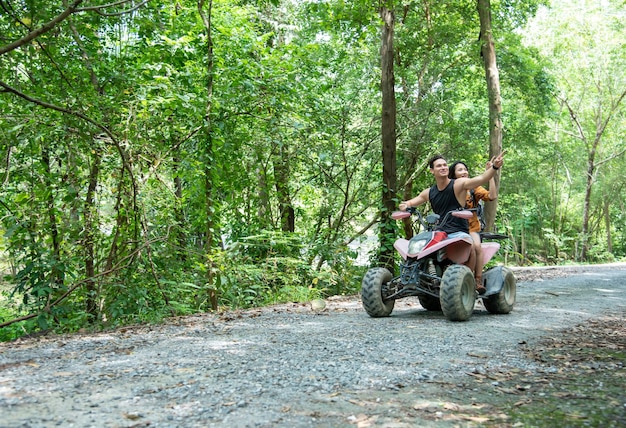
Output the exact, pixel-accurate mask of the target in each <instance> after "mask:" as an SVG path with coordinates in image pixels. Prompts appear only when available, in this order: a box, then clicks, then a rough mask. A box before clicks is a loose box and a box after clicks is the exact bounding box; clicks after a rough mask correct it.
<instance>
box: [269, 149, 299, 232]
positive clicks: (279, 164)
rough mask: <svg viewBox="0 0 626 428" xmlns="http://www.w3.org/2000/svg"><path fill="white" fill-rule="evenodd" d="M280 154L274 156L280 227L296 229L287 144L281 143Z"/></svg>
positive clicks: (289, 229) (287, 230)
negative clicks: (290, 191)
mask: <svg viewBox="0 0 626 428" xmlns="http://www.w3.org/2000/svg"><path fill="white" fill-rule="evenodd" d="M277 150H278V154H277V155H275V156H274V157H273V164H274V180H275V181H276V184H275V186H276V194H277V196H278V210H279V212H280V229H281V230H282V231H283V232H294V231H295V227H296V225H295V222H296V219H295V210H294V209H293V203H292V201H291V195H290V193H289V156H288V154H287V146H286V145H285V144H280V145H279V146H278V147H277Z"/></svg>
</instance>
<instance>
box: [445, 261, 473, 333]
mask: <svg viewBox="0 0 626 428" xmlns="http://www.w3.org/2000/svg"><path fill="white" fill-rule="evenodd" d="M439 300H440V301H441V310H442V311H443V314H444V315H445V316H446V318H448V319H449V320H450V321H466V320H468V319H469V317H470V316H472V312H473V311H474V303H475V302H476V282H475V281H474V274H473V273H472V271H471V269H470V268H468V267H467V266H465V265H452V266H450V267H448V269H446V271H445V272H444V273H443V277H442V278H441V289H440V290H439Z"/></svg>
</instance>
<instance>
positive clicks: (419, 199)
mask: <svg viewBox="0 0 626 428" xmlns="http://www.w3.org/2000/svg"><path fill="white" fill-rule="evenodd" d="M429 193H430V188H428V189H424V190H422V191H421V192H420V194H419V195H417V196H416V197H414V198H413V199H409V200H408V201H404V202H400V205H399V206H398V208H400V210H402V211H405V210H406V209H407V208H408V207H417V206H419V205H422V204H425V203H426V202H428V201H429V199H430V198H429V196H428V195H429Z"/></svg>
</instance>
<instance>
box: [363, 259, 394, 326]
mask: <svg viewBox="0 0 626 428" xmlns="http://www.w3.org/2000/svg"><path fill="white" fill-rule="evenodd" d="M391 278H392V276H391V272H389V270H388V269H385V268H372V269H370V270H368V271H367V273H366V274H365V276H364V277H363V281H362V282H361V302H362V303H363V308H365V312H367V314H368V315H369V316H370V317H374V318H379V317H388V316H389V314H390V313H391V311H393V307H394V305H395V303H396V301H395V300H389V301H387V302H385V301H383V294H382V288H383V284H385V283H387V282H389V281H391Z"/></svg>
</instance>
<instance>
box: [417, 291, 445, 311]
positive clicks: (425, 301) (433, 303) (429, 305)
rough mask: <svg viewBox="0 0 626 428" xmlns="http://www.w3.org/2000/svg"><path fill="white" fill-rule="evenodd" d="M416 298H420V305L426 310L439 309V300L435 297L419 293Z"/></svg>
mask: <svg viewBox="0 0 626 428" xmlns="http://www.w3.org/2000/svg"><path fill="white" fill-rule="evenodd" d="M417 298H418V299H419V300H420V305H422V307H423V308H424V309H426V310H427V311H441V301H439V299H438V298H437V297H433V296H430V295H428V294H420V295H419V296H417Z"/></svg>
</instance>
